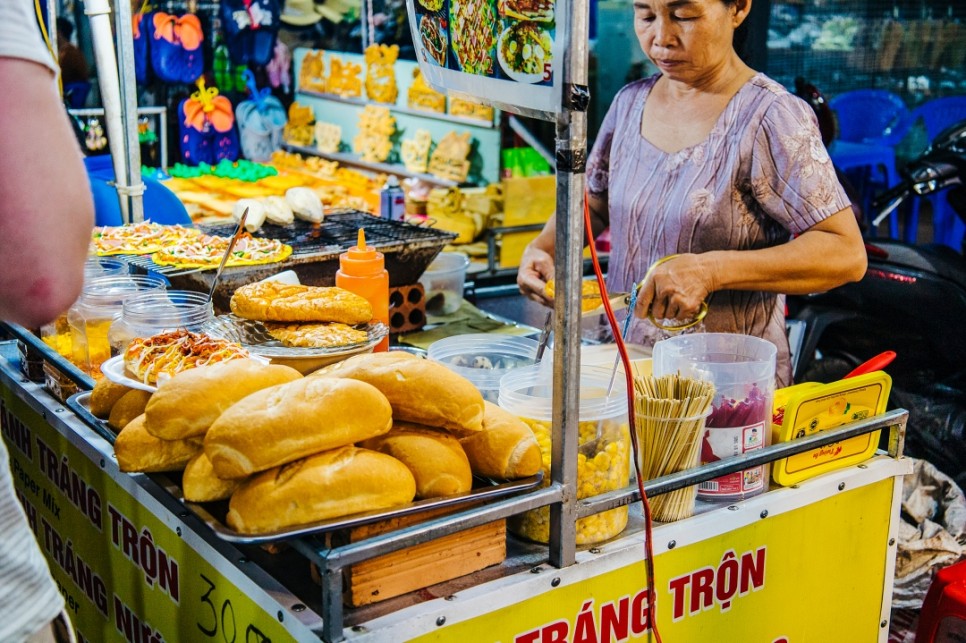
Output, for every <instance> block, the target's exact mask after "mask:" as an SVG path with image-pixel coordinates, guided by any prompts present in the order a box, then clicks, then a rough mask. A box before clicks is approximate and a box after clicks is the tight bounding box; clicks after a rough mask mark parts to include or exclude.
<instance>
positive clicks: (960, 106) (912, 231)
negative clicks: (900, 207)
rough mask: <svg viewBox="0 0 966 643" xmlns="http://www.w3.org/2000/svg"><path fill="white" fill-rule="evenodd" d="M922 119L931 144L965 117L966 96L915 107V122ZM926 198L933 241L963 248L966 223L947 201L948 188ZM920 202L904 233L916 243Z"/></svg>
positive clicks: (949, 97) (914, 206)
mask: <svg viewBox="0 0 966 643" xmlns="http://www.w3.org/2000/svg"><path fill="white" fill-rule="evenodd" d="M919 119H922V123H923V125H924V126H925V128H926V136H927V137H928V138H929V144H930V145H932V143H933V141H935V140H936V137H937V136H939V134H940V133H942V132H943V130H945V129H946V128H948V127H951V126H952V125H955V124H956V123H958V122H960V121H963V120H966V96H947V97H945V98H934V99H933V100H931V101H928V102H925V103H923V104H922V105H920V106H919V107H917V108H915V109H914V110H912V114H911V120H912V122H913V123H915V122H916V121H918V120H919ZM926 198H927V199H929V202H930V204H931V205H932V221H933V242H935V243H942V244H945V245H947V246H950V247H952V248H953V249H955V250H957V251H958V250H960V248H961V245H962V240H963V234H964V233H966V226H964V225H963V222H962V221H960V219H959V217H958V216H957V215H956V213H955V212H954V211H953V209H952V207H951V206H950V205H949V202H948V201H947V200H946V190H943V191H941V192H937V193H934V194H930V195H929V196H928V197H926ZM920 203H921V202H920V199H916V200H914V201H913V202H912V207H911V208H910V209H909V218H908V223H907V225H906V235H905V241H906V242H908V243H915V241H916V229H917V228H918V226H919V207H920Z"/></svg>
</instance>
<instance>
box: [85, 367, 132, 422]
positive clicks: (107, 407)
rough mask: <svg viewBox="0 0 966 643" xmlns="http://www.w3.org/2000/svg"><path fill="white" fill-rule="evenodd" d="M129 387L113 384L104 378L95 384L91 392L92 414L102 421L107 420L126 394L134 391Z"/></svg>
mask: <svg viewBox="0 0 966 643" xmlns="http://www.w3.org/2000/svg"><path fill="white" fill-rule="evenodd" d="M132 390H134V389H132V388H131V387H129V386H124V385H123V384H118V383H116V382H112V381H111V380H109V379H107V378H106V377H102V378H101V379H99V380H97V382H96V383H95V384H94V390H93V391H91V413H93V414H94V416H95V417H99V418H101V419H102V420H104V419H107V417H108V416H109V415H110V414H111V409H112V408H114V405H115V404H116V403H117V401H118V400H120V399H121V398H122V397H123V396H124V394H125V393H127V392H128V391H132Z"/></svg>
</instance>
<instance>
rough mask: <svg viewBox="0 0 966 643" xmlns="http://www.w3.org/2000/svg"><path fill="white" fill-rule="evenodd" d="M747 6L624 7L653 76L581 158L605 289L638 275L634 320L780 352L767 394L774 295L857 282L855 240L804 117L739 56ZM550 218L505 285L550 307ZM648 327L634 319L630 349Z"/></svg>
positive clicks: (785, 377) (786, 363)
mask: <svg viewBox="0 0 966 643" xmlns="http://www.w3.org/2000/svg"><path fill="white" fill-rule="evenodd" d="M750 8H751V0H635V1H634V30H635V32H636V34H637V37H638V40H639V42H640V45H641V48H642V49H643V50H644V53H645V54H646V55H647V56H648V58H649V59H650V60H651V61H652V62H653V63H654V65H656V66H657V68H658V69H659V72H658V73H657V74H655V75H654V76H652V77H650V78H646V79H643V80H639V81H636V82H633V83H631V84H629V85H627V86H625V87H624V88H623V89H621V91H620V92H618V94H617V96H616V97H615V98H614V101H613V103H612V104H611V107H610V110H609V111H608V112H607V116H606V118H605V119H604V122H603V124H602V126H601V129H600V132H599V134H598V137H597V140H596V143H595V145H594V147H593V150H592V152H591V155H590V158H589V161H588V164H587V187H588V198H589V205H590V210H591V218H592V222H593V228H594V232H595V233H600V232H601V231H602V230H604V228H606V227H607V226H609V227H610V229H611V244H612V245H611V247H612V250H611V256H610V261H609V264H608V265H609V272H608V282H607V286H608V289H609V290H612V291H614V292H621V291H623V292H628V291H630V289H631V288H633V287H634V285H635V283H637V282H640V281H641V279H643V278H644V276H645V274H647V272H648V268H649V267H650V266H652V264H655V262H657V261H658V260H660V259H662V258H664V257H667V256H669V255H677V256H676V257H674V258H672V259H670V260H668V261H665V262H662V263H660V265H657V266H655V267H654V269H653V270H652V271H651V273H650V275H649V276H648V278H647V281H646V282H645V283H644V284H643V286H642V288H641V291H640V294H639V298H638V302H637V307H636V308H635V310H634V314H635V315H636V316H637V317H646V316H647V314H648V312H649V311H650V313H651V314H652V316H653V317H654V318H655V319H658V320H661V319H676V320H687V319H693V318H694V317H695V315H697V314H698V312H699V311H700V309H701V306H702V302H707V304H708V313H707V317H706V318H705V320H704V329H705V330H707V331H709V332H732V333H745V334H749V335H755V336H758V337H763V338H765V339H768V340H770V341H772V342H773V343H774V344H775V345H776V346H777V347H778V371H777V385H778V386H787V385H789V384H791V377H792V374H791V363H790V358H789V349H788V340H787V338H786V335H785V316H784V308H785V306H784V303H785V301H784V300H785V298H784V293H790V294H804V293H811V292H818V291H823V290H828V289H830V288H834V287H836V286H839V285H841V284H843V283H846V282H849V281H856V280H858V279H860V278H861V277H862V275H863V274H865V268H866V255H865V251H864V248H863V240H862V236H861V233H860V231H859V228H858V225H857V224H856V220H855V216H854V215H853V212H852V209H851V207H850V203H849V200H848V198H847V197H846V195H845V192H844V191H843V189H842V187H841V185H840V184H839V182H838V181H837V180H836V177H835V170H834V168H833V167H832V162H831V160H830V159H829V156H828V154H827V153H826V151H825V147H824V146H823V144H822V138H821V135H820V134H819V130H818V126H817V123H816V119H815V115H814V113H813V112H812V111H811V109H810V108H809V106H808V104H806V103H805V102H804V101H802V100H801V99H799V98H797V97H796V96H794V95H792V94H790V93H789V92H788V91H786V89H785V88H784V87H782V86H781V85H780V84H778V83H776V82H775V81H773V80H772V79H770V78H768V77H767V76H765V75H764V74H761V73H759V72H756V71H755V70H753V69H751V68H750V67H748V66H747V65H745V64H744V62H742V60H741V59H740V58H739V56H738V54H737V52H736V51H735V48H734V46H733V39H734V33H735V30H736V29H737V28H738V27H739V25H741V23H742V21H743V20H744V19H745V18H746V17H747V15H748V11H749V10H750ZM554 234H555V221H554V219H553V218H551V219H550V220H549V221H548V222H547V225H546V226H545V227H544V229H543V231H542V232H541V233H540V235H539V236H538V237H537V238H536V239H534V240H533V241H532V242H531V243H530V245H529V246H527V249H526V250H525V252H524V254H523V258H522V261H521V265H520V270H519V273H518V276H517V283H518V285H519V287H520V290H521V291H522V292H523V293H524V294H525V295H526V296H528V297H529V298H531V299H534V300H536V301H539V302H541V303H544V304H547V305H549V304H550V298H548V297H547V295H546V293H545V290H544V288H545V286H546V280H547V279H550V278H552V276H553V273H554V266H553V255H554ZM660 333H661V331H660V330H659V329H658V328H656V327H655V326H654V325H652V324H649V323H646V322H642V321H637V322H636V323H633V324H632V325H631V330H630V336H629V338H628V339H629V341H632V342H637V343H644V344H653V343H654V341H656V340H657V339H660V337H661V335H660Z"/></svg>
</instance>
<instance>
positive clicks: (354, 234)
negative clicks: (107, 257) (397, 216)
mask: <svg viewBox="0 0 966 643" xmlns="http://www.w3.org/2000/svg"><path fill="white" fill-rule="evenodd" d="M234 226H235V223H234V222H233V221H228V222H226V223H217V224H205V225H199V226H198V227H199V228H200V229H201V230H202V231H204V232H205V233H206V234H214V235H219V236H229V235H230V234H231V232H232V231H233V230H234ZM359 228H364V229H365V231H366V245H369V246H372V247H374V248H376V249H377V250H378V251H379V252H381V253H383V255H384V256H385V260H386V270H387V271H388V272H389V285H390V286H393V287H395V286H406V285H409V284H414V283H416V281H418V280H419V277H420V275H422V274H423V272H424V271H425V270H426V267H427V266H429V264H430V263H432V261H433V259H435V258H436V255H437V254H439V252H440V250H442V249H443V247H444V246H445V245H446V244H447V243H449V242H451V241H452V240H453V239H455V238H456V234H455V233H452V232H447V231H445V230H438V229H435V228H429V227H424V226H417V225H413V224H410V223H404V222H402V221H390V220H388V219H381V218H379V217H375V216H373V215H371V214H368V213H366V212H360V211H358V210H337V211H333V212H331V213H329V214H326V215H325V218H324V219H323V220H322V223H320V224H318V225H313V224H312V223H310V222H308V221H302V220H296V221H294V222H293V223H291V224H289V225H286V226H277V225H272V224H265V225H264V226H262V227H261V228H260V229H259V230H258V231H257V232H256V233H255V234H254V236H256V237H267V238H272V239H278V240H280V241H282V242H283V243H287V244H288V245H290V246H292V255H291V256H290V257H289V258H288V259H286V260H285V261H280V262H278V263H271V264H261V265H256V266H238V267H234V268H225V270H224V272H223V273H222V275H221V278H220V279H219V281H218V285H217V286H216V288H215V294H214V297H213V302H214V305H215V311H216V312H218V313H225V312H228V310H229V306H228V302H229V300H230V299H231V295H232V293H234V292H235V290H236V289H237V288H238V287H239V286H243V285H245V284H248V283H251V282H253V281H259V280H261V279H265V278H266V277H270V276H272V275H274V274H277V273H279V272H281V271H283V270H293V271H294V272H295V273H296V274H297V275H298V277H299V280H300V281H301V282H302V283H303V284H306V285H309V286H334V285H335V273H336V271H337V270H338V269H339V255H340V254H342V253H343V252H345V251H346V250H348V249H349V248H350V247H352V246H354V245H356V241H357V238H358V233H359ZM122 258H123V259H124V260H125V261H127V262H128V264H130V265H131V266H133V267H134V270H135V272H138V273H144V272H147V271H152V272H155V273H158V274H161V275H164V276H165V277H166V278H167V279H168V280H169V281H170V282H171V288H175V289H180V290H195V291H198V292H204V293H207V292H208V291H209V289H210V288H211V283H212V280H213V279H214V275H215V270H214V267H212V268H211V269H205V270H197V269H181V268H175V267H173V266H159V265H157V264H155V263H154V262H153V261H151V257H150V255H140V256H139V255H123V256H122Z"/></svg>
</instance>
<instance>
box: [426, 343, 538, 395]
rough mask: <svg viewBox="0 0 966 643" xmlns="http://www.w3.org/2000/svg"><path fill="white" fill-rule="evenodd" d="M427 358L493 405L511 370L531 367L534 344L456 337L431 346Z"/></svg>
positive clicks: (534, 349)
mask: <svg viewBox="0 0 966 643" xmlns="http://www.w3.org/2000/svg"><path fill="white" fill-rule="evenodd" d="M427 356H428V357H429V359H431V360H435V361H437V362H439V363H441V364H443V365H444V366H446V367H447V368H448V369H450V370H451V371H453V372H454V373H457V374H459V375H462V376H463V377H465V378H466V379H468V380H469V381H471V382H473V384H474V385H475V386H476V388H477V389H479V391H480V393H482V394H483V397H484V398H485V399H487V400H489V401H491V402H493V403H496V402H497V401H498V399H499V397H500V380H501V379H502V378H503V376H504V375H506V374H507V373H509V372H510V371H511V370H512V369H515V368H520V367H523V366H531V365H533V361H534V359H536V357H537V342H536V340H533V339H530V338H528V337H513V336H509V335H504V336H500V335H488V334H486V333H479V334H470V335H455V336H453V337H447V338H446V339H441V340H439V341H436V342H433V343H432V344H431V345H430V347H429V351H428V353H427Z"/></svg>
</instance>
